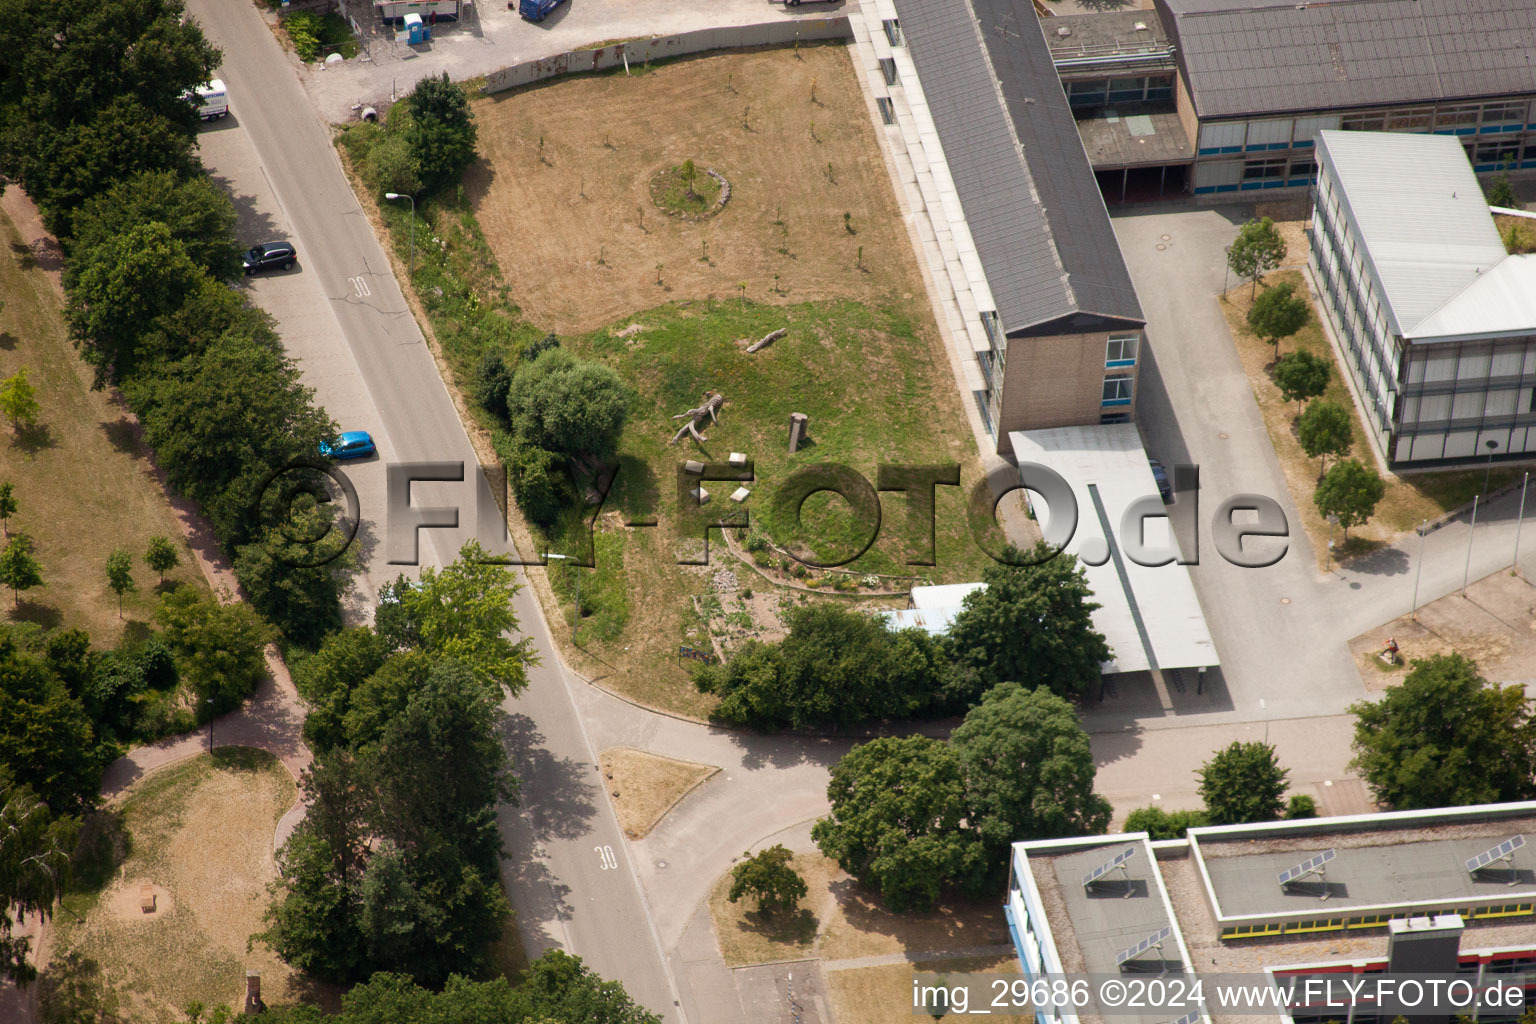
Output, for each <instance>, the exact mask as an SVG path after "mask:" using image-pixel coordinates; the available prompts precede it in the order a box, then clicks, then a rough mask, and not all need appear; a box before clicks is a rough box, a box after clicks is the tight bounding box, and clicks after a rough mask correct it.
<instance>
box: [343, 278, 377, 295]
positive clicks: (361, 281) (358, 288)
mask: <svg viewBox="0 0 1536 1024" xmlns="http://www.w3.org/2000/svg"><path fill="white" fill-rule="evenodd" d="M347 280H348V281H349V282H351V284H352V294H353V295H355V296H357V297H358V298H359V299H362V298H366V297H368V296H369V295H372V294H373V292H372V291H371V290H370V289H369V288H368V279H367V278H363V277H349V278H347Z"/></svg>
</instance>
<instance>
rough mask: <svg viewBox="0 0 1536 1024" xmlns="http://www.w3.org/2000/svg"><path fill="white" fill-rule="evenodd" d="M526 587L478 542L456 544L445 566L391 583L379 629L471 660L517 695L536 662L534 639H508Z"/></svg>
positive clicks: (397, 642) (478, 671)
mask: <svg viewBox="0 0 1536 1024" xmlns="http://www.w3.org/2000/svg"><path fill="white" fill-rule="evenodd" d="M521 589H522V587H521V586H520V585H519V584H518V583H517V581H516V579H515V578H514V577H513V575H512V574H511V573H510V572H509V571H508V570H507V567H506V566H505V565H500V564H497V563H496V562H494V561H491V556H489V555H488V554H486V552H485V549H484V548H482V547H481V546H480V544H479V542H478V541H474V540H471V541H469V542H467V543H466V544H465V545H464V546H463V547H462V548H460V549H459V557H458V559H457V560H456V561H454V562H453V563H452V564H450V565H446V566H444V567H443V568H441V569H437V568H434V567H432V566H428V567H427V568H425V569H423V570H422V571H421V579H420V581H418V582H416V583H411V582H410V581H408V580H406V579H405V577H403V576H402V577H401V578H400V580H398V581H397V582H396V583H395V584H394V585H392V586H388V589H387V590H386V591H385V595H384V596H387V597H388V598H389V599H390V600H389V601H388V605H389V607H387V608H385V607H381V608H380V611H379V615H378V616H376V617H375V624H376V626H377V628H378V631H379V633H380V635H382V636H383V637H384V638H385V640H386V641H388V642H389V643H390V644H391V645H392V646H394V647H395V648H397V649H400V650H406V649H417V650H422V651H426V652H429V653H431V654H433V655H436V656H437V657H440V658H446V659H450V660H453V661H458V662H461V663H463V664H465V665H467V666H468V667H469V668H470V669H471V670H472V671H473V672H474V674H475V678H477V679H478V680H480V681H481V683H482V684H484V685H485V686H486V687H487V688H489V689H491V690H492V691H494V692H495V693H496V695H497V696H498V698H499V697H500V696H501V695H503V694H504V695H506V696H509V697H515V696H517V695H518V694H519V693H521V692H522V690H523V688H524V687H525V686H527V685H528V668H529V666H531V665H536V664H538V659H537V655H535V654H534V653H533V648H532V645H531V642H530V641H529V640H528V639H527V638H524V639H522V640H516V641H514V640H511V639H509V638H508V635H507V634H509V633H516V632H517V630H518V624H517V614H516V612H514V611H513V610H512V599H513V598H514V597H515V596H516V595H517V592H518V591H519V590H521Z"/></svg>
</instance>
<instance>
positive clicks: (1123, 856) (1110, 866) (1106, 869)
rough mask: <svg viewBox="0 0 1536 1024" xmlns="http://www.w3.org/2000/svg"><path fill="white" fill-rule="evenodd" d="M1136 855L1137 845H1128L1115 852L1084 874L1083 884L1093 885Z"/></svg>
mask: <svg viewBox="0 0 1536 1024" xmlns="http://www.w3.org/2000/svg"><path fill="white" fill-rule="evenodd" d="M1134 856H1136V847H1134V846H1127V847H1126V848H1125V849H1123V850H1121V851H1120V852H1119V853H1117V854H1115V855H1114V856H1113V857H1111V858H1110V859H1109V860H1107V861H1105V862H1104V863H1103V864H1100V865H1099V866H1098V867H1096V868H1094V869H1093V870H1092V871H1090V872H1088V873H1087V874H1086V875H1084V876H1083V885H1085V886H1088V885H1092V884H1093V883H1094V882H1097V881H1098V880H1099V879H1101V878H1103V877H1104V876H1105V875H1107V874H1109V873H1110V872H1111V871H1113V870H1115V869H1116V868H1121V867H1124V866H1125V863H1126V861H1128V860H1130V859H1131V858H1132V857H1134Z"/></svg>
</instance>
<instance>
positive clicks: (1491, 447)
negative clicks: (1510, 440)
mask: <svg viewBox="0 0 1536 1024" xmlns="http://www.w3.org/2000/svg"><path fill="white" fill-rule="evenodd" d="M1483 447H1485V448H1487V449H1488V468H1487V469H1485V470H1483V494H1485V495H1486V494H1487V493H1488V476H1489V474H1491V473H1492V472H1493V453H1494V452H1495V451H1497V450H1498V447H1499V442H1497V441H1495V440H1494V439H1493V438H1491V437H1490V438H1489V439H1488V440H1486V441H1484V442H1483Z"/></svg>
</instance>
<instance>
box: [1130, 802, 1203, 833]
mask: <svg viewBox="0 0 1536 1024" xmlns="http://www.w3.org/2000/svg"><path fill="white" fill-rule="evenodd" d="M1210 823H1211V822H1210V819H1209V818H1207V817H1206V813H1205V812H1204V811H1165V810H1163V809H1162V808H1161V807H1139V808H1137V809H1136V810H1134V811H1132V812H1131V813H1130V814H1127V815H1126V816H1125V831H1127V832H1145V833H1147V835H1148V836H1149V837H1150V838H1152V839H1154V840H1157V839H1183V838H1184V836H1185V834H1186V833H1187V832H1188V831H1189V830H1190V829H1192V828H1201V827H1204V826H1206V825H1209V824H1210Z"/></svg>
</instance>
